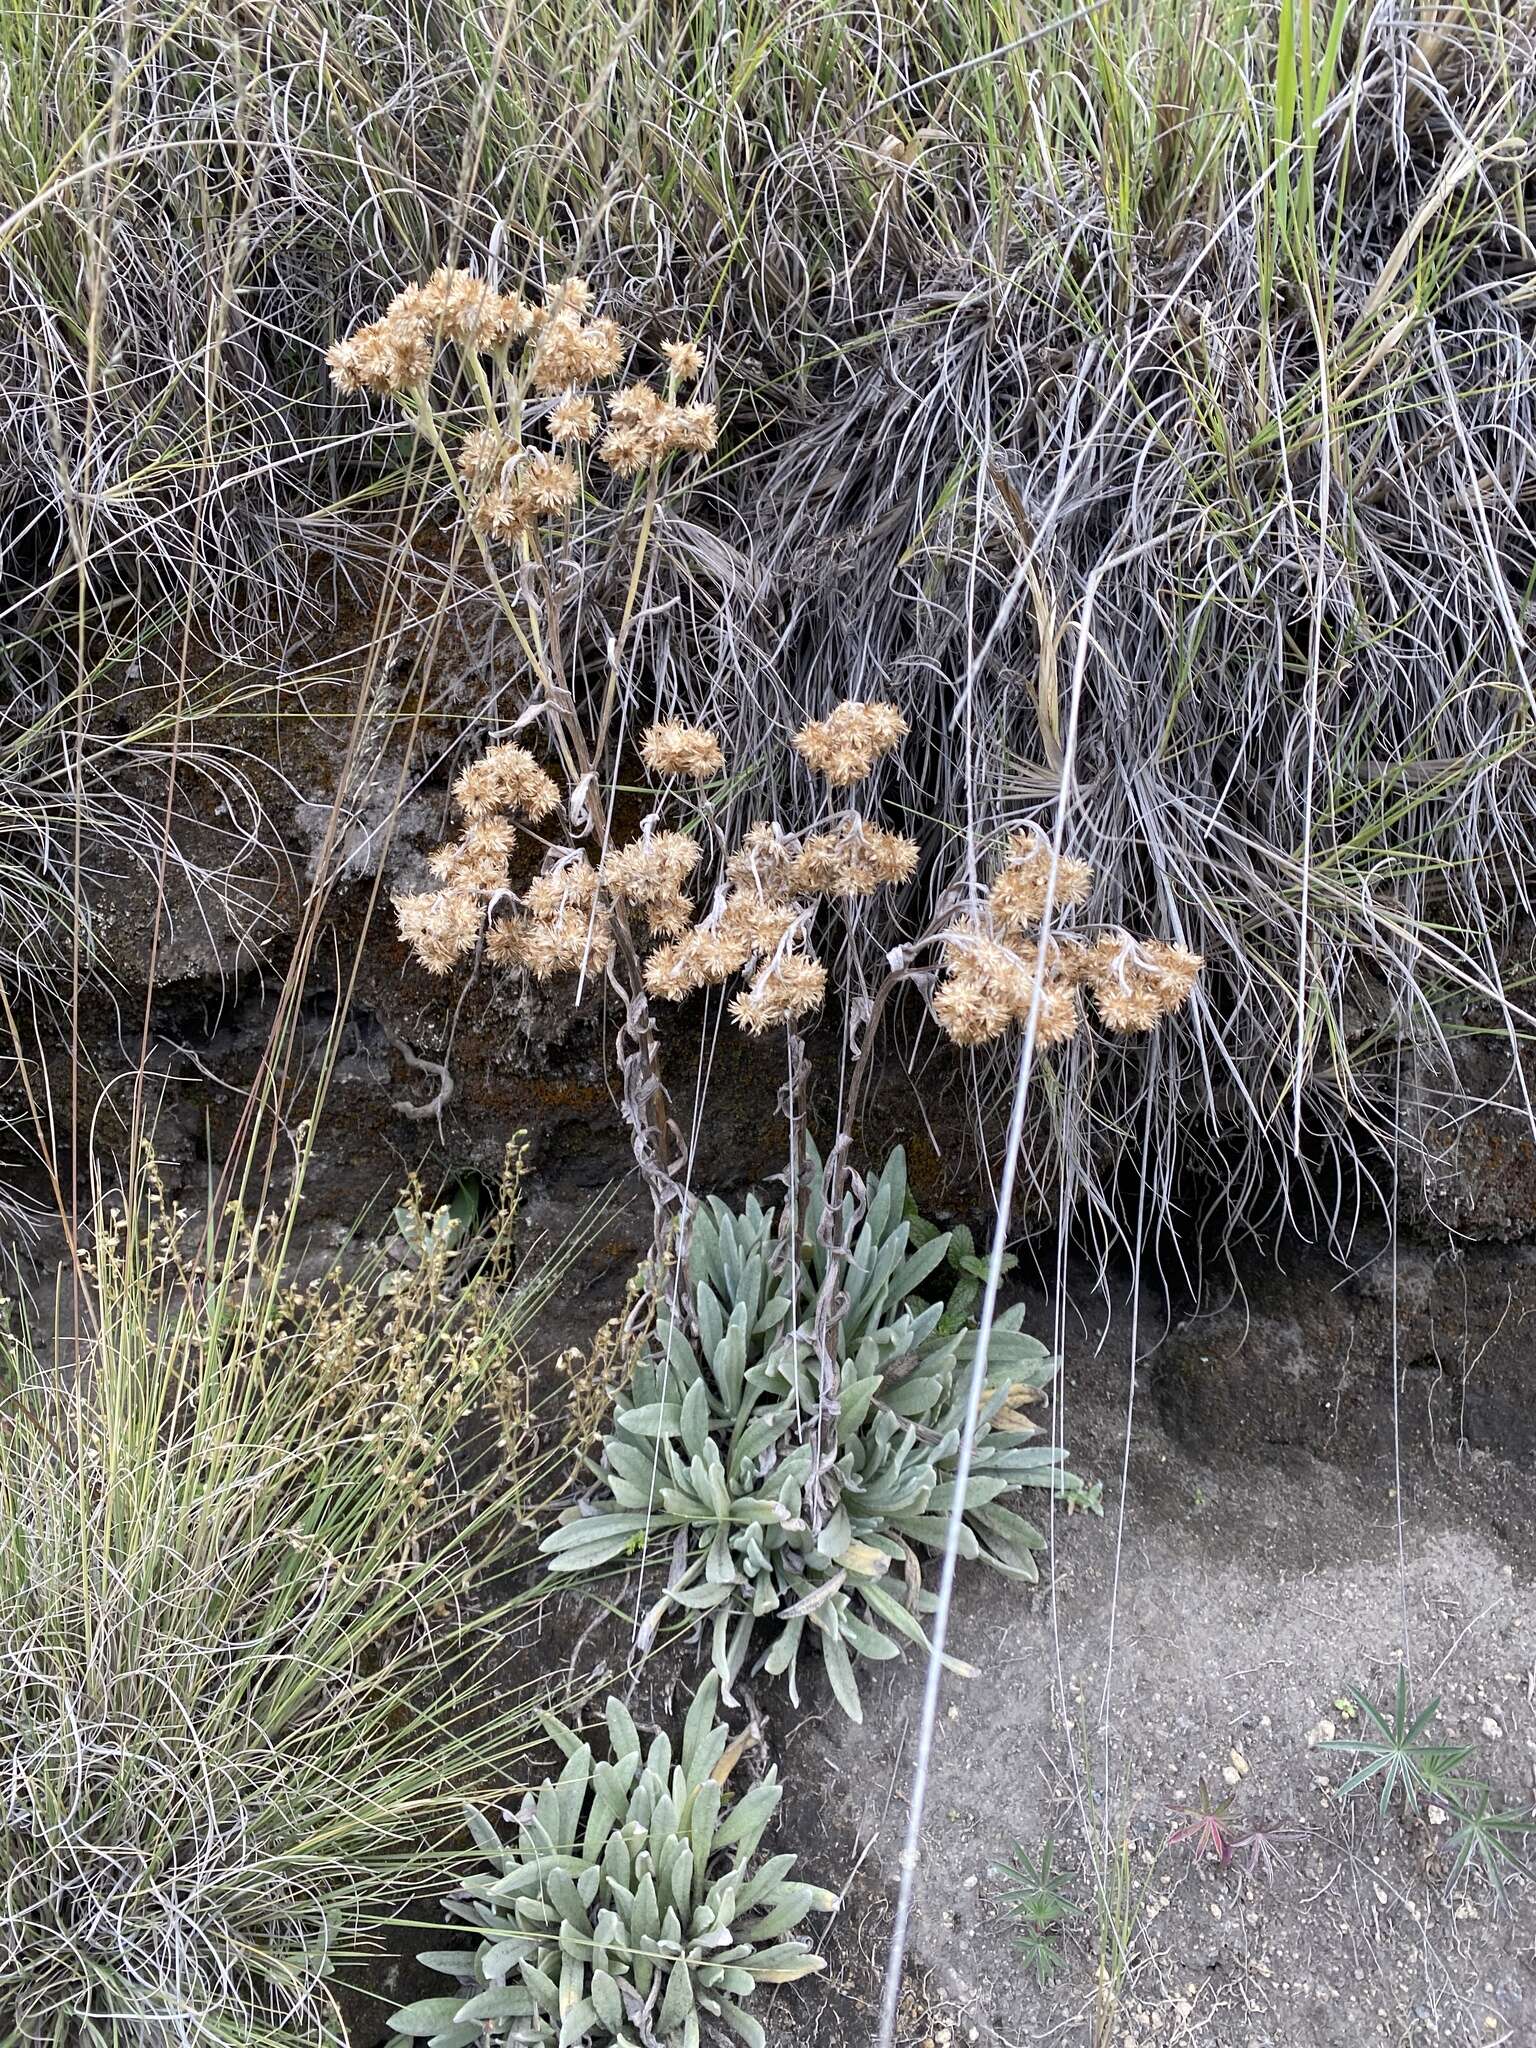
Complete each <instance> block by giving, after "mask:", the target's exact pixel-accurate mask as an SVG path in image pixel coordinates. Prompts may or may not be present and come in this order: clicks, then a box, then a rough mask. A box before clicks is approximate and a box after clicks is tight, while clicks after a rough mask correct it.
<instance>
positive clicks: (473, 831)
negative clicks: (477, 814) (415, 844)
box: [427, 816, 517, 894]
mask: <svg viewBox="0 0 1536 2048" xmlns="http://www.w3.org/2000/svg"><path fill="white" fill-rule="evenodd" d="M516 844H517V833H516V830H515V829H514V828H513V826H511V825H510V824H509V823H508V822H507V820H506V819H505V818H498V817H494V816H492V817H485V818H476V819H475V820H473V822H472V823H470V824H469V825H467V826H466V827H465V829H464V831H463V832H462V833H460V835H459V837H458V838H457V839H454V840H450V841H449V843H448V844H447V845H446V846H440V847H438V849H437V851H436V852H435V853H434V854H433V855H432V856H431V857H430V859H429V860H428V862H427V866H428V867H429V868H430V869H431V870H432V872H433V874H434V875H436V876H437V878H438V880H439V881H440V882H447V883H450V884H453V885H455V886H457V887H459V888H464V889H476V890H479V891H481V892H482V893H487V894H488V893H489V892H490V891H491V890H493V889H504V888H505V887H506V883H507V863H508V861H509V860H510V859H511V857H512V849H513V847H514V846H515V845H516Z"/></svg>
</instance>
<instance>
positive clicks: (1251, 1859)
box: [1232, 1818, 1307, 1884]
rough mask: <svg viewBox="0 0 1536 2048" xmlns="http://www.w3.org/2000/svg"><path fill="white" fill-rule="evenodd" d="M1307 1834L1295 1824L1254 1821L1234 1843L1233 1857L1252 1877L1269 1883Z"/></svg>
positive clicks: (1277, 1821) (1276, 1821) (1292, 1822)
mask: <svg viewBox="0 0 1536 2048" xmlns="http://www.w3.org/2000/svg"><path fill="white" fill-rule="evenodd" d="M1306 1836H1307V1831H1306V1829H1305V1828H1303V1827H1298V1826H1297V1825H1296V1824H1295V1822H1294V1821H1281V1820H1264V1819H1262V1818H1261V1819H1259V1820H1256V1821H1251V1822H1250V1823H1249V1824H1248V1826H1247V1827H1246V1828H1244V1830H1243V1832H1242V1834H1241V1835H1240V1836H1238V1837H1237V1838H1236V1839H1234V1841H1233V1843H1232V1855H1233V1858H1234V1860H1235V1861H1236V1862H1238V1863H1240V1864H1241V1865H1242V1867H1243V1869H1244V1871H1245V1872H1246V1873H1247V1875H1248V1876H1249V1877H1252V1878H1260V1877H1261V1878H1263V1880H1264V1882H1265V1883H1266V1884H1268V1883H1269V1882H1270V1881H1271V1880H1272V1879H1273V1877H1274V1875H1275V1872H1276V1871H1277V1870H1278V1869H1279V1868H1280V1866H1281V1864H1282V1863H1284V1861H1285V1859H1286V1857H1287V1856H1288V1855H1289V1853H1290V1852H1291V1850H1292V1849H1294V1848H1295V1847H1296V1846H1297V1845H1298V1844H1299V1843H1301V1842H1304V1841H1305V1840H1306Z"/></svg>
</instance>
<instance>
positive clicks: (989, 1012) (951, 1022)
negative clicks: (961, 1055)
mask: <svg viewBox="0 0 1536 2048" xmlns="http://www.w3.org/2000/svg"><path fill="white" fill-rule="evenodd" d="M933 1014H934V1016H935V1017H936V1018H937V1019H938V1023H939V1028H940V1029H941V1030H942V1031H943V1032H944V1034H945V1036H946V1037H948V1038H951V1039H953V1040H954V1042H955V1044H956V1045H987V1044H989V1043H990V1042H991V1041H992V1040H993V1039H994V1038H1001V1037H1002V1035H1003V1033H1004V1032H1005V1031H1006V1030H1007V1029H1008V1027H1009V1025H1010V1024H1011V1023H1012V1022H1013V1021H1014V1019H1013V1010H1012V1008H1011V1006H1010V1005H1009V1004H1007V1003H1005V1002H1003V1001H1002V1000H1001V999H1000V998H999V997H997V996H995V995H993V994H992V993H991V991H990V990H989V989H987V988H986V987H985V986H984V985H983V984H982V983H981V982H979V981H974V980H972V978H971V977H970V976H969V975H968V974H951V975H947V976H946V977H945V979H944V980H943V981H941V982H940V983H939V986H938V988H937V989H936V990H935V991H934V997H933Z"/></svg>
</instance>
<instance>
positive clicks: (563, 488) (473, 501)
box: [326, 270, 717, 543]
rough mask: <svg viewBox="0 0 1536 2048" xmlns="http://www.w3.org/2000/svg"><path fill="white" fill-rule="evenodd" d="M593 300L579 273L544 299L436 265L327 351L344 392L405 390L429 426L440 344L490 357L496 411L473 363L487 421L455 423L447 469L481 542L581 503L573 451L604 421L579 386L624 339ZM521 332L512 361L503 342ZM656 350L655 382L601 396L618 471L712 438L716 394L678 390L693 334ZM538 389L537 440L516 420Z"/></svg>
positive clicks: (608, 367) (585, 386) (610, 463)
mask: <svg viewBox="0 0 1536 2048" xmlns="http://www.w3.org/2000/svg"><path fill="white" fill-rule="evenodd" d="M591 309H592V291H591V287H590V286H589V285H588V284H587V283H586V282H585V280H584V279H582V278H579V277H571V278H567V279H566V280H565V281H564V282H563V283H562V284H558V285H555V286H554V287H553V288H552V289H551V290H550V291H549V292H548V293H547V294H546V296H545V300H544V304H543V305H542V306H532V305H528V304H526V303H525V302H524V301H523V300H522V299H521V298H519V297H518V296H517V294H516V293H509V292H499V291H496V290H494V289H493V288H492V287H491V286H490V285H489V284H487V283H486V282H485V280H484V279H482V278H477V277H476V276H474V274H473V273H472V272H471V271H468V270H436V271H434V272H433V274H432V276H431V277H430V278H429V279H428V280H427V282H426V283H425V284H424V285H408V286H407V287H406V288H405V290H404V291H401V292H397V293H396V294H395V296H394V298H393V299H392V300H391V301H390V303H389V305H388V307H387V308H386V310H385V313H384V315H383V317H382V319H379V320H374V321H370V322H369V323H367V324H366V325H365V326H361V327H358V328H357V329H355V330H354V332H353V333H352V334H350V335H348V336H347V337H346V339H345V340H343V341H338V342H336V343H335V344H334V345H333V346H332V348H331V349H330V350H329V351H328V353H327V356H326V361H327V362H328V363H329V365H330V370H331V376H332V378H333V380H334V381H335V383H336V385H337V387H338V388H339V389H340V390H342V391H347V392H352V391H367V392H370V393H372V394H373V395H374V396H375V397H397V398H404V399H408V400H410V401H412V402H413V406H414V409H415V410H416V412H417V416H418V418H420V419H421V420H422V422H423V425H424V426H425V427H426V428H427V429H428V431H429V432H430V434H431V435H432V436H434V437H436V435H437V429H436V426H435V423H434V422H433V421H432V412H431V400H430V395H429V388H428V387H429V386H430V384H431V381H432V376H433V372H434V370H435V368H436V365H437V362H438V354H439V349H440V347H441V345H442V344H443V343H445V342H446V343H451V344H453V345H454V346H456V347H457V348H458V349H460V350H461V351H463V352H464V353H465V354H466V355H477V356H478V355H489V356H491V357H493V358H494V359H495V361H496V362H497V364H499V365H500V366H501V367H502V369H503V370H504V371H505V372H506V378H505V380H504V383H505V388H506V389H507V391H508V393H509V399H508V403H507V404H506V409H505V417H502V416H500V415H498V414H497V413H496V412H495V410H494V407H493V404H492V401H491V398H490V392H491V388H492V387H491V386H490V385H489V384H488V383H487V382H486V379H485V377H484V375H483V373H480V372H477V373H476V378H475V380H474V381H475V382H476V383H477V385H478V387H479V389H480V390H481V391H482V393H483V394H485V396H484V400H483V411H484V420H483V423H482V424H481V425H479V426H476V427H474V428H472V429H470V430H469V431H468V432H467V433H466V434H465V435H464V436H463V438H462V440H461V441H460V443H459V449H458V456H457V461H456V463H455V468H456V470H457V473H458V476H459V478H460V479H461V480H462V482H463V484H464V486H465V487H466V489H467V492H468V494H469V517H470V522H471V524H472V525H473V527H474V530H475V531H476V532H477V533H478V534H480V535H481V536H482V538H484V539H485V540H488V541H498V542H503V543H510V542H517V541H522V540H525V539H527V538H529V537H530V536H531V535H532V534H533V533H534V532H535V531H536V530H537V528H538V527H539V525H540V524H541V523H542V522H545V521H556V520H561V519H566V518H569V516H570V514H571V513H572V512H573V511H574V510H575V508H576V506H577V505H578V504H579V503H580V502H581V496H582V476H581V472H580V471H579V470H578V469H577V467H576V466H575V464H574V463H573V462H572V461H571V460H570V453H574V452H575V451H577V450H580V449H582V448H585V447H587V446H588V445H589V444H590V443H592V442H594V441H597V440H598V436H599V433H600V432H601V431H602V425H603V423H602V421H601V420H600V418H599V413H598V406H597V401H596V399H595V398H594V397H593V396H592V395H591V390H590V387H591V386H593V385H596V384H601V383H604V382H606V381H607V379H609V378H610V377H615V376H617V375H618V372H619V370H620V368H621V366H622V364H623V361H624V352H625V339H624V336H623V334H622V333H621V332H620V331H619V328H618V326H617V325H616V324H615V322H614V321H612V320H610V319H607V318H606V317H604V316H601V315H597V316H594V315H593V314H592V310H591ZM525 342H526V343H527V344H528V346H527V347H526V349H525V350H524V351H523V354H522V357H521V359H520V363H519V366H518V369H517V371H516V373H515V374H514V373H513V371H512V369H511V357H512V354H513V351H514V350H515V349H518V348H520V347H521V346H522V344H524V343H525ZM662 354H663V355H664V357H665V359H666V363H667V391H666V394H665V395H663V394H662V393H661V392H659V391H657V390H656V389H655V388H654V387H653V386H652V385H650V384H646V383H634V384H629V385H626V386H625V388H624V389H623V390H622V391H620V392H618V393H617V394H616V396H615V397H614V398H613V399H612V401H611V402H610V404H609V407H608V420H607V431H606V432H605V433H603V434H602V439H601V441H600V442H599V444H598V447H597V454H598V457H599V459H600V460H601V461H603V462H604V463H605V464H606V465H607V467H608V468H609V469H611V470H612V471H613V472H614V473H615V474H616V475H619V476H634V475H636V474H637V473H639V472H640V471H642V470H648V469H651V468H653V467H654V466H655V465H656V464H658V463H660V462H663V461H665V459H666V458H667V457H668V456H669V455H674V454H707V453H708V451H709V450H710V449H711V448H713V447H714V445H715V437H716V432H717V421H716V416H715V408H714V406H713V405H710V404H708V403H705V402H703V401H694V400H690V401H689V402H687V403H682V402H680V401H679V400H678V399H677V397H676V396H675V394H676V392H677V390H678V389H679V387H680V386H681V385H683V384H686V383H691V382H692V381H693V380H694V379H695V378H697V377H698V376H699V374H700V373H701V372H702V370H703V368H704V361H705V358H704V352H703V350H702V349H701V348H700V347H699V345H698V343H697V342H694V341H669V342H666V343H664V344H663V347H662ZM541 400H549V401H552V403H550V405H549V406H548V408H547V411H546V412H545V425H546V428H547V431H548V435H549V441H550V447H549V449H547V450H546V449H540V448H535V447H530V446H529V445H527V443H526V442H525V440H524V437H523V431H522V428H523V424H524V419H525V415H529V416H534V415H536V414H537V413H538V411H539V410H540V409H541V408H540V406H539V401H541ZM441 445H442V444H441V440H440V438H439V439H438V446H439V447H441ZM562 450H563V451H569V452H570V453H562V452H560V451H562Z"/></svg>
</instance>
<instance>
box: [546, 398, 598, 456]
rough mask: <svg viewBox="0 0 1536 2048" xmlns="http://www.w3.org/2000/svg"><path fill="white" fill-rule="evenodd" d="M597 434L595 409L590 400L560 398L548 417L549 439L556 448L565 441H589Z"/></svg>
mask: <svg viewBox="0 0 1536 2048" xmlns="http://www.w3.org/2000/svg"><path fill="white" fill-rule="evenodd" d="M596 432H597V407H596V405H595V404H594V403H593V401H592V400H591V399H590V398H577V397H574V396H571V397H566V398H562V399H561V401H560V403H559V404H558V405H557V406H556V407H555V408H554V410H553V411H552V412H551V413H550V416H549V438H550V440H551V441H553V442H554V443H555V445H556V447H560V446H563V445H564V443H565V442H567V441H581V442H586V441H590V440H591V439H592V437H593V435H594V434H595V433H596Z"/></svg>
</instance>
